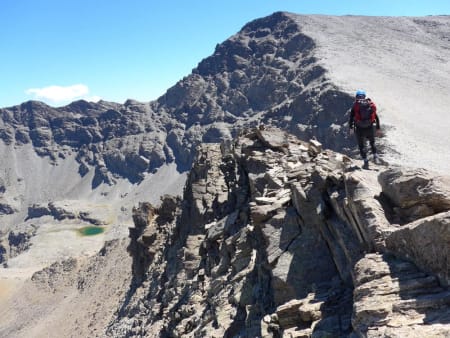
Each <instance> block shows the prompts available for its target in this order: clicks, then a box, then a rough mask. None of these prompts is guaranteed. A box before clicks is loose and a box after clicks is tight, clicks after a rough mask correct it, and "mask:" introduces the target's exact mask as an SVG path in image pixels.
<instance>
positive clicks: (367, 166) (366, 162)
mask: <svg viewBox="0 0 450 338" xmlns="http://www.w3.org/2000/svg"><path fill="white" fill-rule="evenodd" d="M363 168H364V169H369V160H368V159H367V158H365V159H364V164H363Z"/></svg>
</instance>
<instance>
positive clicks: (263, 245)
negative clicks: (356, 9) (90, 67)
mask: <svg viewBox="0 0 450 338" xmlns="http://www.w3.org/2000/svg"><path fill="white" fill-rule="evenodd" d="M345 27H350V28H346V29H347V31H346V30H345ZM355 27H357V28H358V32H360V33H361V36H362V37H363V38H362V39H355V36H354V35H352V34H349V31H352V32H353V28H355ZM318 28H320V29H318ZM377 32H381V33H382V34H377ZM411 32H413V33H411ZM449 32H450V20H449V18H448V17H426V18H398V19H396V18H376V17H374V18H362V17H353V16H349V17H325V16H301V15H295V14H291V13H281V12H279V13H274V14H273V15H270V16H268V17H265V18H261V19H257V20H255V21H252V22H250V23H248V24H247V25H245V26H244V27H243V28H242V30H241V31H239V32H238V33H237V34H235V35H233V36H232V37H230V38H229V39H227V40H226V41H225V42H223V43H221V44H219V45H217V47H216V49H215V51H214V53H213V55H211V56H210V57H207V58H205V59H204V60H202V61H201V62H200V63H199V64H198V66H197V67H196V68H195V69H194V70H193V71H192V74H190V75H189V76H186V77H185V78H183V79H182V80H180V81H179V82H178V83H177V84H176V85H175V86H173V87H172V88H170V89H168V91H167V92H166V93H165V95H163V96H162V97H160V98H159V99H158V100H156V101H153V102H137V101H133V100H128V101H127V102H125V103H124V104H119V103H113V102H105V101H100V102H98V103H90V102H85V101H77V102H73V103H72V104H70V105H68V106H65V107H58V108H54V107H50V106H47V105H45V104H43V103H41V102H36V101H29V102H25V103H23V104H21V105H18V106H14V107H7V108H3V109H0V140H1V141H0V154H1V156H2V158H1V161H0V172H1V175H0V217H1V219H0V221H1V223H0V263H2V267H3V268H1V269H0V305H1V306H0V318H2V319H1V320H0V336H7V337H48V336H52V335H53V336H58V337H69V336H79V337H86V336H99V337H103V336H107V337H109V336H111V337H142V336H147V337H402V338H403V337H417V336H423V337H447V336H448V335H449V331H450V327H449V316H450V314H449V303H450V301H449V291H448V284H449V268H448V261H449V248H450V245H449V244H450V243H449V242H450V239H449V238H450V237H449V235H448V229H449V227H448V223H449V209H450V202H449V201H450V197H449V196H450V192H449V190H450V183H449V178H448V177H446V176H444V175H442V172H443V170H442V169H445V168H446V165H447V164H448V163H450V161H446V158H447V156H448V152H445V151H440V149H441V148H442V146H440V145H439V144H440V143H439V144H438V143H437V142H434V143H433V142H432V145H433V146H432V147H426V148H420V147H419V148H417V147H416V145H418V144H421V143H420V142H423V141H424V140H434V139H435V138H437V139H439V140H440V142H442V141H445V140H446V139H447V138H448V133H446V134H442V130H444V129H445V127H446V124H447V122H448V121H447V120H446V119H437V118H434V117H436V116H439V114H441V113H442V111H443V109H444V110H445V109H446V107H448V105H447V104H446V102H447V101H446V100H447V96H448V95H447V91H446V89H448V79H449V78H450V77H445V76H443V75H442V74H444V75H445V74H447V71H448V69H447V63H446V62H445V60H446V59H448V57H447V56H448V53H449V52H448V51H450V48H448V36H449V34H450V33H449ZM386 37H389V38H386ZM413 37H414V39H415V40H413V41H412V40H411V39H412V38H413ZM381 40H383V41H381ZM355 41H359V42H361V41H362V42H361V43H363V44H364V43H367V42H370V43H373V44H375V45H376V46H377V49H375V48H372V49H370V51H371V52H370V53H366V54H364V55H363V54H358V55H354V54H355V53H353V54H352V53H350V54H346V51H348V50H349V49H350V48H351V46H352V44H353V43H354V42H355ZM411 41H412V42H411ZM402 42H405V44H402ZM406 42H408V43H406ZM367 45H368V46H370V45H371V44H367ZM415 48H419V49H420V51H424V53H423V54H422V53H419V52H416V53H413V52H412V51H415V50H416V49H415ZM408 51H411V52H408ZM402 52H403V53H402ZM400 54H402V55H400ZM399 55H400V56H399ZM421 57H422V59H421ZM449 57H450V56H449ZM386 58H387V59H386ZM386 60H388V61H389V62H388V61H386ZM398 60H400V61H398ZM428 60H433V66H432V67H429V69H428V70H426V71H424V69H423V67H425V68H426V65H428V63H427V62H428ZM394 61H395V62H397V63H395V62H394ZM413 65H416V66H417V65H420V67H413ZM351 66H357V69H358V72H352V71H351V69H350V68H351ZM400 66H401V67H400ZM418 73H420V74H419V75H418ZM349 74H350V75H349ZM355 74H356V75H355ZM369 79H370V81H369ZM422 81H425V82H426V83H427V88H424V87H423V86H422V87H421V86H419V84H420V83H422ZM356 83H358V86H359V83H361V84H362V85H363V86H365V87H366V88H368V89H369V90H370V91H371V92H373V93H374V94H376V97H377V103H379V105H378V106H379V111H380V114H381V116H382V125H383V129H384V130H385V132H386V133H385V136H386V137H384V138H383V139H382V140H380V150H381V154H382V157H383V158H385V159H386V160H391V159H392V158H393V157H395V156H393V155H401V156H403V155H405V156H406V155H407V154H411V153H417V150H419V153H421V155H423V158H424V161H423V162H421V163H422V164H423V165H424V166H428V169H426V170H425V169H417V168H409V167H406V166H397V165H393V163H391V164H390V165H377V166H373V168H371V170H364V171H363V170H361V168H360V166H359V164H360V163H358V162H355V161H354V160H353V159H352V156H353V155H355V154H356V147H355V144H354V140H353V137H352V136H350V135H349V134H348V126H347V125H346V122H347V120H348V108H349V106H350V105H351V103H352V101H353V98H352V93H353V86H355V85H356ZM386 88H388V89H386ZM389 88H391V89H392V91H391V90H389ZM405 88H406V89H407V90H406V89H405ZM405 91H406V92H405ZM439 93H445V95H440V94H439ZM393 94H401V95H393ZM425 94H426V95H425ZM424 95H425V96H426V98H434V99H433V100H428V99H427V100H425V99H424V97H423V96H424ZM393 96H395V97H393ZM398 97H403V98H408V100H407V101H408V102H407V103H408V105H405V102H402V101H401V100H400V101H398V100H397V99H398ZM437 98H438V99H437ZM378 99H379V100H378ZM424 103H427V110H426V111H427V114H420V115H417V114H415V112H417V111H420V112H421V113H422V110H423V109H422V108H423V107H424ZM404 107H408V109H407V111H406V113H407V114H406V113H405V112H404V110H405V109H404ZM425 115H426V116H427V117H428V119H427V120H426V121H424V120H423V116H425ZM411 121H412V122H417V123H416V124H417V125H420V126H426V127H427V128H426V130H423V131H422V130H420V128H419V129H417V126H416V124H414V123H412V122H411ZM436 121H438V122H437V123H439V124H440V126H441V127H442V128H441V129H440V128H435V127H436ZM405 130H411V133H412V134H415V136H414V137H413V138H412V139H411V138H408V134H402V133H403V132H404V131H405ZM446 130H448V128H447V129H446ZM430 131H431V132H430ZM422 132H423V133H424V134H423V135H426V137H425V136H424V137H423V138H422V139H423V140H422V139H420V140H419V138H418V137H417V135H422V134H421V133H422ZM430 133H431V134H433V135H431V136H432V138H429V137H428V136H430ZM392 135H394V136H392ZM431 136H430V137H431ZM442 144H444V145H445V144H450V143H448V142H442ZM398 146H402V147H403V148H402V149H399V148H398ZM406 148H410V149H406ZM423 149H425V150H426V151H423V152H422V150H423ZM400 150H402V151H400ZM444 150H445V147H444ZM436 154H438V155H439V156H436ZM405 158H406V157H405ZM402 160H403V158H402V157H400V160H399V161H397V164H398V162H400V163H402ZM388 162H389V161H388ZM404 162H405V163H407V162H408V161H404ZM430 167H435V168H437V169H440V170H439V173H434V172H432V171H430V170H429V168H430ZM444 171H445V170H444ZM183 186H184V189H183ZM166 193H170V194H171V195H176V194H177V193H180V194H182V195H183V196H182V197H174V196H164V197H163V198H162V199H161V200H160V196H162V195H165V194H166ZM138 202H141V203H140V204H139V206H138V207H136V208H134V209H133V210H131V207H132V206H133V205H135V206H137V205H138ZM131 216H132V218H133V222H134V226H132V224H131ZM83 225H89V226H102V227H103V228H104V229H105V234H103V235H100V236H97V237H92V238H89V239H88V238H81V237H80V236H78V235H75V232H74V231H73V230H77V229H78V228H79V227H80V226H83ZM129 226H131V229H130V230H129V237H130V238H129V239H128V238H126V237H127V236H128V227H129ZM105 242H106V243H105ZM49 251H52V253H51V254H50V253H49ZM8 274H9V275H8ZM30 304H33V306H30Z"/></svg>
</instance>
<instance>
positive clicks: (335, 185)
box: [107, 128, 450, 337]
mask: <svg viewBox="0 0 450 338" xmlns="http://www.w3.org/2000/svg"><path fill="white" fill-rule="evenodd" d="M448 210H450V184H449V181H448V178H445V177H439V176H433V175H431V174H430V173H428V172H425V171H421V170H407V169H403V168H389V167H384V166H378V167H376V168H375V170H361V168H360V167H358V166H357V165H356V164H355V163H354V161H353V160H351V159H350V158H349V157H347V156H345V155H342V154H339V153H336V152H333V151H330V150H323V149H322V146H321V144H320V143H318V142H317V141H314V140H311V141H310V142H303V141H300V140H299V139H297V138H296V137H294V136H291V135H289V134H286V133H284V132H282V131H281V130H279V129H273V128H270V129H265V128H260V129H255V130H250V131H248V132H246V133H243V134H242V135H241V136H240V137H239V138H237V139H236V141H235V142H233V143H222V144H221V145H220V144H204V145H202V146H200V147H199V148H198V151H197V157H196V159H195V161H194V165H193V168H192V170H191V171H190V174H189V177H188V182H187V184H186V186H185V191H184V197H183V199H182V200H179V199H176V198H173V197H169V196H166V197H165V198H164V199H163V201H162V205H161V207H160V208H155V207H153V206H151V205H150V204H148V203H143V204H141V205H140V207H139V208H137V209H136V210H135V211H134V219H135V225H136V226H135V228H133V229H131V244H130V246H129V251H130V254H131V255H132V257H133V282H132V284H131V285H132V287H131V289H130V290H129V296H128V297H127V299H126V300H124V303H123V306H122V308H121V312H120V313H119V317H118V318H117V320H116V321H115V322H114V323H112V324H111V325H110V327H109V329H108V332H107V334H109V335H111V336H126V337H141V336H146V337H162V336H164V337H165V336H168V337H169V336H170V337H238V336H239V337H242V336H245V337H357V336H361V337H363V336H364V337H421V336H422V337H431V336H432V337H446V336H448V332H450V325H449V320H450V291H449V290H448V284H449V281H450V279H449V272H450V269H449V266H448V260H449V247H450V235H449V229H450V227H449V222H450V212H449V211H448Z"/></svg>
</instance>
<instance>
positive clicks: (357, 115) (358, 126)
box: [349, 90, 380, 168]
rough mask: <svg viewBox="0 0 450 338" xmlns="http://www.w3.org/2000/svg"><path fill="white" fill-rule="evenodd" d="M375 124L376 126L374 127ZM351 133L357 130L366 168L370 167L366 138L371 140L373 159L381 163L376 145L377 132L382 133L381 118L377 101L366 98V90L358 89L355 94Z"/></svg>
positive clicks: (351, 113)
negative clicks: (378, 113)
mask: <svg viewBox="0 0 450 338" xmlns="http://www.w3.org/2000/svg"><path fill="white" fill-rule="evenodd" d="M374 124H375V128H376V131H375V128H374ZM349 126H350V133H352V132H353V130H355V133H356V138H357V140H358V147H359V152H360V154H361V157H362V159H363V161H364V168H368V167H369V159H368V158H367V151H366V139H368V140H369V143H370V148H371V150H372V155H373V161H374V163H375V164H378V163H379V159H378V154H377V148H376V146H375V134H376V135H377V136H378V135H379V134H380V119H379V118H378V115H377V107H376V105H375V103H374V102H373V101H372V100H371V99H370V98H368V97H367V98H366V92H365V91H364V90H358V91H357V92H356V96H355V102H354V103H353V106H352V110H351V111H350V121H349Z"/></svg>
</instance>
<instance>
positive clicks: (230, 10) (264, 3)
mask: <svg viewBox="0 0 450 338" xmlns="http://www.w3.org/2000/svg"><path fill="white" fill-rule="evenodd" d="M276 11H289V12H294V13H299V14H332V15H347V14H353V15H376V16H380V15H383V16H384V15H387V16H404V15H406V16H422V15H438V14H450V1H449V0H428V1H425V0H423V1H416V0H409V1H403V0H386V1H369V0H366V1H353V0H349V1H345V0H342V1H338V0H222V1H217V0H208V1H207V0H201V1H200V0H164V1H162V0H161V1H157V0H0V25H1V29H0V107H9V106H12V105H16V104H20V103H22V102H24V101H28V100H40V101H44V102H46V103H47V104H50V105H52V106H61V105H65V104H67V103H69V102H71V101H73V100H77V99H80V98H83V99H88V100H98V99H100V98H101V99H104V100H107V101H115V102H119V103H123V102H124V101H125V100H126V99H127V98H132V99H136V100H139V101H151V100H154V99H156V98H158V97H159V96H161V95H162V94H164V92H165V91H166V90H167V89H168V88H170V87H171V86H173V85H174V84H175V83H176V82H177V81H178V80H180V79H182V78H183V77H184V76H187V75H189V74H190V73H191V71H192V69H193V68H195V67H196V66H197V64H198V63H199V62H200V61H201V60H202V59H203V58H205V57H207V56H209V55H211V54H212V53H213V51H214V48H215V46H216V44H218V43H221V42H223V41H224V40H226V39H227V38H229V37H230V36H231V35H233V34H235V33H237V32H238V31H239V30H240V29H241V28H242V26H244V25H245V24H246V23H247V22H249V21H251V20H254V19H257V18H260V17H263V16H266V15H270V14H272V13H273V12H276Z"/></svg>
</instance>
